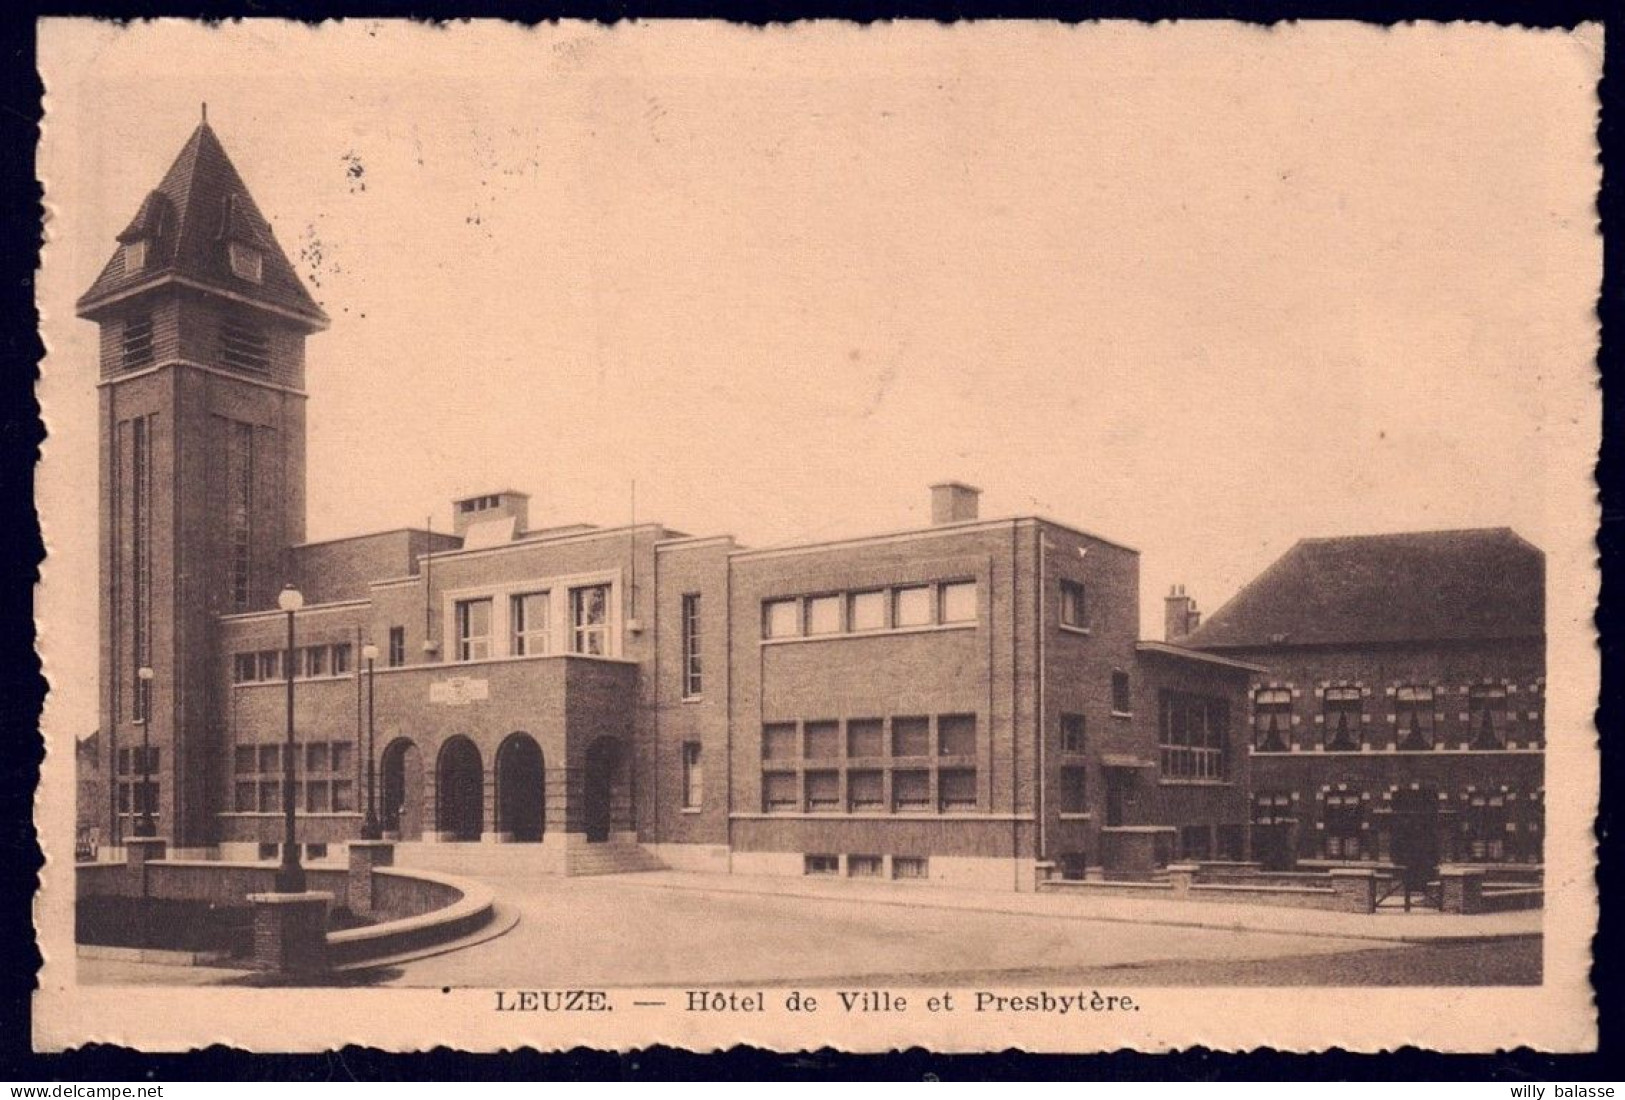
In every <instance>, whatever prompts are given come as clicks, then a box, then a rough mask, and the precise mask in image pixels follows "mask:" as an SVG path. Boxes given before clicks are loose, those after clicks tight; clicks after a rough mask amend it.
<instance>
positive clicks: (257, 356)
mask: <svg viewBox="0 0 1625 1100" xmlns="http://www.w3.org/2000/svg"><path fill="white" fill-rule="evenodd" d="M220 358H221V359H222V360H223V361H224V362H225V364H226V366H228V367H236V368H237V369H238V370H247V371H253V372H255V373H256V374H264V373H265V372H266V371H268V370H269V369H270V368H271V341H270V340H269V339H268V338H267V337H266V335H265V330H264V329H263V328H261V327H260V326H259V325H256V324H252V323H250V322H248V321H244V320H242V319H241V318H235V317H234V318H228V319H227V320H226V321H224V322H223V323H222V324H221V326H220Z"/></svg>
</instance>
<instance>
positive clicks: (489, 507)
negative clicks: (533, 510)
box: [451, 489, 530, 540]
mask: <svg viewBox="0 0 1625 1100" xmlns="http://www.w3.org/2000/svg"><path fill="white" fill-rule="evenodd" d="M501 520H509V521H511V522H507V523H504V524H502V526H503V527H504V528H505V529H507V530H508V531H509V534H508V539H513V538H516V537H517V536H519V535H521V534H523V533H524V531H525V527H526V525H527V524H528V523H529V522H530V496H529V494H526V493H518V492H515V491H514V490H512V489H503V490H502V491H501V492H497V493H482V494H480V495H479V496H477V497H464V498H463V499H462V500H454V501H452V502H451V533H452V534H454V535H456V536H457V537H458V538H461V539H465V540H466V539H467V537H468V531H469V528H471V527H482V528H486V530H487V532H490V531H493V530H494V529H495V528H494V524H495V522H496V521H501ZM488 524H492V525H493V526H492V527H487V525H488Z"/></svg>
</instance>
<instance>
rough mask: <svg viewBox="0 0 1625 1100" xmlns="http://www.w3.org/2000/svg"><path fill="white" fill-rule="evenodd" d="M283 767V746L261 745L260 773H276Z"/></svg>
mask: <svg viewBox="0 0 1625 1100" xmlns="http://www.w3.org/2000/svg"><path fill="white" fill-rule="evenodd" d="M281 767H282V746H281V745H261V746H260V771H262V772H274V771H279V770H281Z"/></svg>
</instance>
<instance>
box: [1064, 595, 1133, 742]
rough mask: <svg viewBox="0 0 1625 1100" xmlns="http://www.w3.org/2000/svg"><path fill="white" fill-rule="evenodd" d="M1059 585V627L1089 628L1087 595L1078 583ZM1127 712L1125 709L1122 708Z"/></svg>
mask: <svg viewBox="0 0 1625 1100" xmlns="http://www.w3.org/2000/svg"><path fill="white" fill-rule="evenodd" d="M1060 584H1061V625H1062V626H1070V627H1072V628H1074V629H1076V630H1087V629H1088V627H1089V599H1088V593H1087V592H1086V591H1085V589H1084V587H1083V585H1082V584H1081V583H1080V582H1078V581H1067V580H1063V581H1061V582H1060ZM1123 709H1124V710H1127V709H1128V708H1127V707H1124V708H1123Z"/></svg>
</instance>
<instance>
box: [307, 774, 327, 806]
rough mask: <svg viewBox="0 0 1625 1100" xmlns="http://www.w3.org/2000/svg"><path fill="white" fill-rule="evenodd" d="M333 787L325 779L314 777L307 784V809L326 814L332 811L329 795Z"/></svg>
mask: <svg viewBox="0 0 1625 1100" xmlns="http://www.w3.org/2000/svg"><path fill="white" fill-rule="evenodd" d="M330 793H331V789H330V788H329V787H328V785H327V780H325V779H313V780H310V781H309V782H307V783H306V784H305V810H306V811H307V812H308V813H313V814H325V813H328V812H330V811H331V809H332V806H333V804H332V802H331V801H330V800H329V798H328V796H329V794H330Z"/></svg>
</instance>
